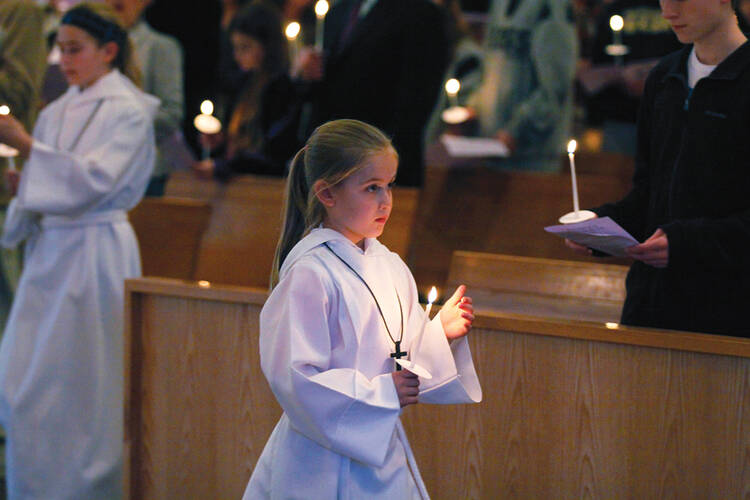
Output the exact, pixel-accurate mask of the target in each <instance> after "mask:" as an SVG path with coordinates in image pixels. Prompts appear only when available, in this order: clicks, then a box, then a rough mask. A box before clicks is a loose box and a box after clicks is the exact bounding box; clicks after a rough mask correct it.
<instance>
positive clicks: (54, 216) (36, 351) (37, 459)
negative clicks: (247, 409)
mask: <svg viewBox="0 0 750 500" xmlns="http://www.w3.org/2000/svg"><path fill="white" fill-rule="evenodd" d="M57 44H58V46H59V47H60V51H61V69H62V71H63V73H64V74H65V76H66V78H67V80H68V83H69V84H70V87H69V88H68V90H67V92H66V93H65V94H64V95H63V96H62V97H60V98H59V99H57V100H55V101H53V102H52V103H50V104H49V105H48V106H47V107H46V108H44V109H43V110H42V112H41V114H40V115H39V119H38V120H37V122H36V125H35V128H34V133H33V136H31V135H29V134H28V133H27V132H26V129H25V127H23V125H22V124H21V123H20V122H19V121H18V120H16V119H15V118H14V117H13V116H10V115H8V116H0V142H2V143H5V144H8V145H9V146H11V147H14V148H16V149H18V150H19V151H20V154H21V156H22V157H24V158H26V162H25V164H24V166H23V169H22V170H21V181H20V184H19V187H18V192H17V194H16V197H15V198H14V199H13V200H12V201H11V204H10V207H9V209H8V217H7V219H6V221H5V226H4V228H3V234H2V239H1V240H0V242H1V243H2V245H3V246H14V245H17V244H19V243H21V242H24V243H25V261H24V264H25V265H24V269H23V273H22V275H21V279H20V282H19V285H18V290H17V293H16V296H15V299H14V301H13V306H12V309H11V312H10V317H9V318H8V322H7V324H6V326H5V331H4V334H3V338H2V343H1V344H0V423H2V427H3V428H4V429H5V431H6V433H7V448H6V464H7V486H8V493H9V494H8V498H11V499H16V498H45V499H46V498H89V499H93V498H102V499H104V498H106V499H110V498H111V499H117V498H121V497H122V495H123V492H122V472H123V469H122V467H123V429H124V422H123V390H124V389H123V370H124V367H123V327H124V311H123V307H124V281H125V279H127V278H133V277H138V276H139V275H140V257H139V252H138V242H137V241H136V238H135V234H134V232H133V228H132V227H131V226H130V223H129V222H128V217H127V211H128V210H130V209H132V208H133V207H134V206H135V205H136V204H137V203H138V202H139V201H140V200H141V198H142V196H143V193H144V191H145V190H146V185H147V183H148V181H149V177H150V175H151V171H152V169H153V165H154V159H155V154H156V150H155V141H154V129H153V120H154V116H155V114H156V112H157V109H158V106H159V103H158V99H156V98H155V97H153V96H150V95H148V94H146V93H144V92H142V91H141V90H140V89H139V88H138V87H137V86H136V85H135V84H134V83H133V81H132V80H131V78H133V79H135V80H138V76H139V75H138V70H137V66H135V64H134V59H133V57H132V56H133V52H132V50H133V48H132V45H131V44H130V41H129V39H128V36H127V32H126V31H125V29H124V28H123V26H122V25H121V24H120V23H119V20H118V18H117V16H116V14H115V13H114V11H113V10H112V9H111V8H109V7H108V6H107V5H106V4H103V3H91V4H80V5H78V6H76V7H74V8H73V9H70V10H69V11H67V12H66V13H65V15H64V16H63V18H62V20H61V25H60V28H59V30H58V35H57ZM126 75H127V76H126Z"/></svg>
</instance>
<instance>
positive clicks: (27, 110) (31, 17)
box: [0, 0, 47, 327]
mask: <svg viewBox="0 0 750 500" xmlns="http://www.w3.org/2000/svg"><path fill="white" fill-rule="evenodd" d="M44 19H45V16H44V11H43V9H42V8H41V7H39V6H37V5H36V4H35V3H34V2H33V1H32V0H2V1H0V105H3V104H4V105H7V106H8V107H9V108H10V112H11V113H12V114H13V116H15V117H16V118H17V119H18V120H19V121H20V122H21V123H22V124H23V126H24V127H25V128H26V129H27V130H30V129H31V127H32V126H33V125H34V120H35V118H36V115H37V111H38V109H39V104H40V92H41V88H42V80H43V78H44V70H45V67H46V59H47V46H46V42H45V40H44V38H43V34H42V33H43V26H44ZM0 160H2V163H1V164H0V165H2V168H3V170H4V169H6V168H7V166H8V162H7V161H6V160H5V159H4V158H3V159H0ZM17 163H18V166H19V167H20V161H18V162H17ZM9 199H10V196H9V193H8V192H7V190H6V189H4V188H3V189H2V195H0V206H1V207H2V208H0V225H2V223H3V221H4V219H5V208H6V206H7V204H8V201H9ZM20 273H21V253H20V252H19V251H17V250H7V249H2V250H0V327H2V326H3V325H5V320H6V318H7V317H8V312H9V311H10V305H11V302H12V301H13V292H14V290H15V288H16V285H17V284H18V278H19V276H20Z"/></svg>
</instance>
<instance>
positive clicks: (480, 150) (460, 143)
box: [440, 134, 510, 158]
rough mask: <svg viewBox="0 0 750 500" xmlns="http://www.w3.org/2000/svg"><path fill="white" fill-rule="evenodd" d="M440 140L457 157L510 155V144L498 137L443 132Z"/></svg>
mask: <svg viewBox="0 0 750 500" xmlns="http://www.w3.org/2000/svg"><path fill="white" fill-rule="evenodd" d="M440 140H441V141H442V142H443V145H444V146H445V149H446V150H447V151H448V154H449V155H451V156H453V157H455V158H459V157H461V158H481V157H491V156H495V157H497V156H500V157H506V156H509V155H510V150H509V149H508V146H506V145H505V144H504V143H502V142H500V141H498V140H497V139H489V138H487V137H464V136H459V135H449V134H443V135H442V136H441V137H440Z"/></svg>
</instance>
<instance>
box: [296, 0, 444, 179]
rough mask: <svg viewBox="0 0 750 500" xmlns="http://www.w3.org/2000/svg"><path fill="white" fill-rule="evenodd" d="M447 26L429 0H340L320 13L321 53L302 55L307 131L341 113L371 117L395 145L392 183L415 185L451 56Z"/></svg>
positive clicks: (363, 119)
mask: <svg viewBox="0 0 750 500" xmlns="http://www.w3.org/2000/svg"><path fill="white" fill-rule="evenodd" d="M444 25H445V24H444V20H443V12H442V11H441V10H440V8H439V7H438V6H436V5H434V4H433V3H432V2H430V1H428V0H374V1H373V0H341V1H340V2H338V3H337V4H336V5H335V6H334V7H333V8H332V9H331V11H330V12H329V13H328V15H327V16H326V18H325V31H324V42H323V54H319V53H314V54H310V53H307V54H303V56H302V59H301V62H300V67H301V68H302V69H301V75H302V78H303V79H305V80H307V81H314V83H313V84H312V85H311V89H310V94H309V96H310V101H311V103H312V108H311V112H310V115H309V121H308V122H307V126H306V127H305V131H306V132H305V135H308V134H309V133H311V132H312V130H313V129H314V128H315V127H316V126H318V125H320V124H322V123H324V122H327V121H329V120H333V119H338V118H354V119H358V120H361V121H364V122H367V123H370V124H371V125H374V126H376V127H378V128H380V129H381V130H383V131H385V132H386V133H387V134H388V135H390V136H391V138H392V140H393V144H394V145H395V147H396V149H397V150H398V153H399V157H400V166H399V169H398V177H397V179H396V182H397V184H400V185H405V186H420V185H421V184H422V180H423V177H424V172H423V158H422V157H423V144H422V142H423V139H422V136H423V133H424V128H425V125H426V123H427V120H428V119H429V116H430V112H431V111H432V108H433V106H434V105H435V101H436V99H437V96H438V94H439V92H440V90H441V88H442V79H443V74H444V72H445V70H446V68H447V65H448V62H449V51H450V50H449V49H450V47H449V39H448V34H447V33H446V32H445V28H444ZM305 56H308V57H307V59H305ZM316 68H317V70H316Z"/></svg>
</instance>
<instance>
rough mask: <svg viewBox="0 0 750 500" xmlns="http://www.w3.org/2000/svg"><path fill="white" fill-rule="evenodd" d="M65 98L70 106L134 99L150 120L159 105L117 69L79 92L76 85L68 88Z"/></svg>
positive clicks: (155, 99)
mask: <svg viewBox="0 0 750 500" xmlns="http://www.w3.org/2000/svg"><path fill="white" fill-rule="evenodd" d="M66 96H67V97H69V98H70V99H71V101H70V102H71V105H75V104H79V103H81V104H82V103H86V102H89V101H95V100H98V99H102V98H108V97H117V96H127V97H135V99H136V101H137V102H138V104H140V107H141V109H142V110H143V112H144V113H146V115H147V116H148V117H149V118H150V119H151V120H153V119H154V118H156V112H157V111H158V110H159V105H160V104H161V101H160V100H159V98H157V97H154V96H152V95H151V94H147V93H146V92H144V91H142V90H141V89H139V88H138V86H137V85H136V84H134V83H133V82H132V81H131V80H130V78H128V77H126V76H125V75H123V74H122V73H120V71H119V70H117V69H113V70H112V71H110V72H109V73H107V74H106V75H104V76H102V77H101V78H99V79H98V80H97V81H96V82H94V84H93V85H91V86H90V87H88V88H86V89H84V90H81V89H80V87H78V86H77V85H75V86H72V87H70V88H69V89H68V91H67V92H66Z"/></svg>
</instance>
